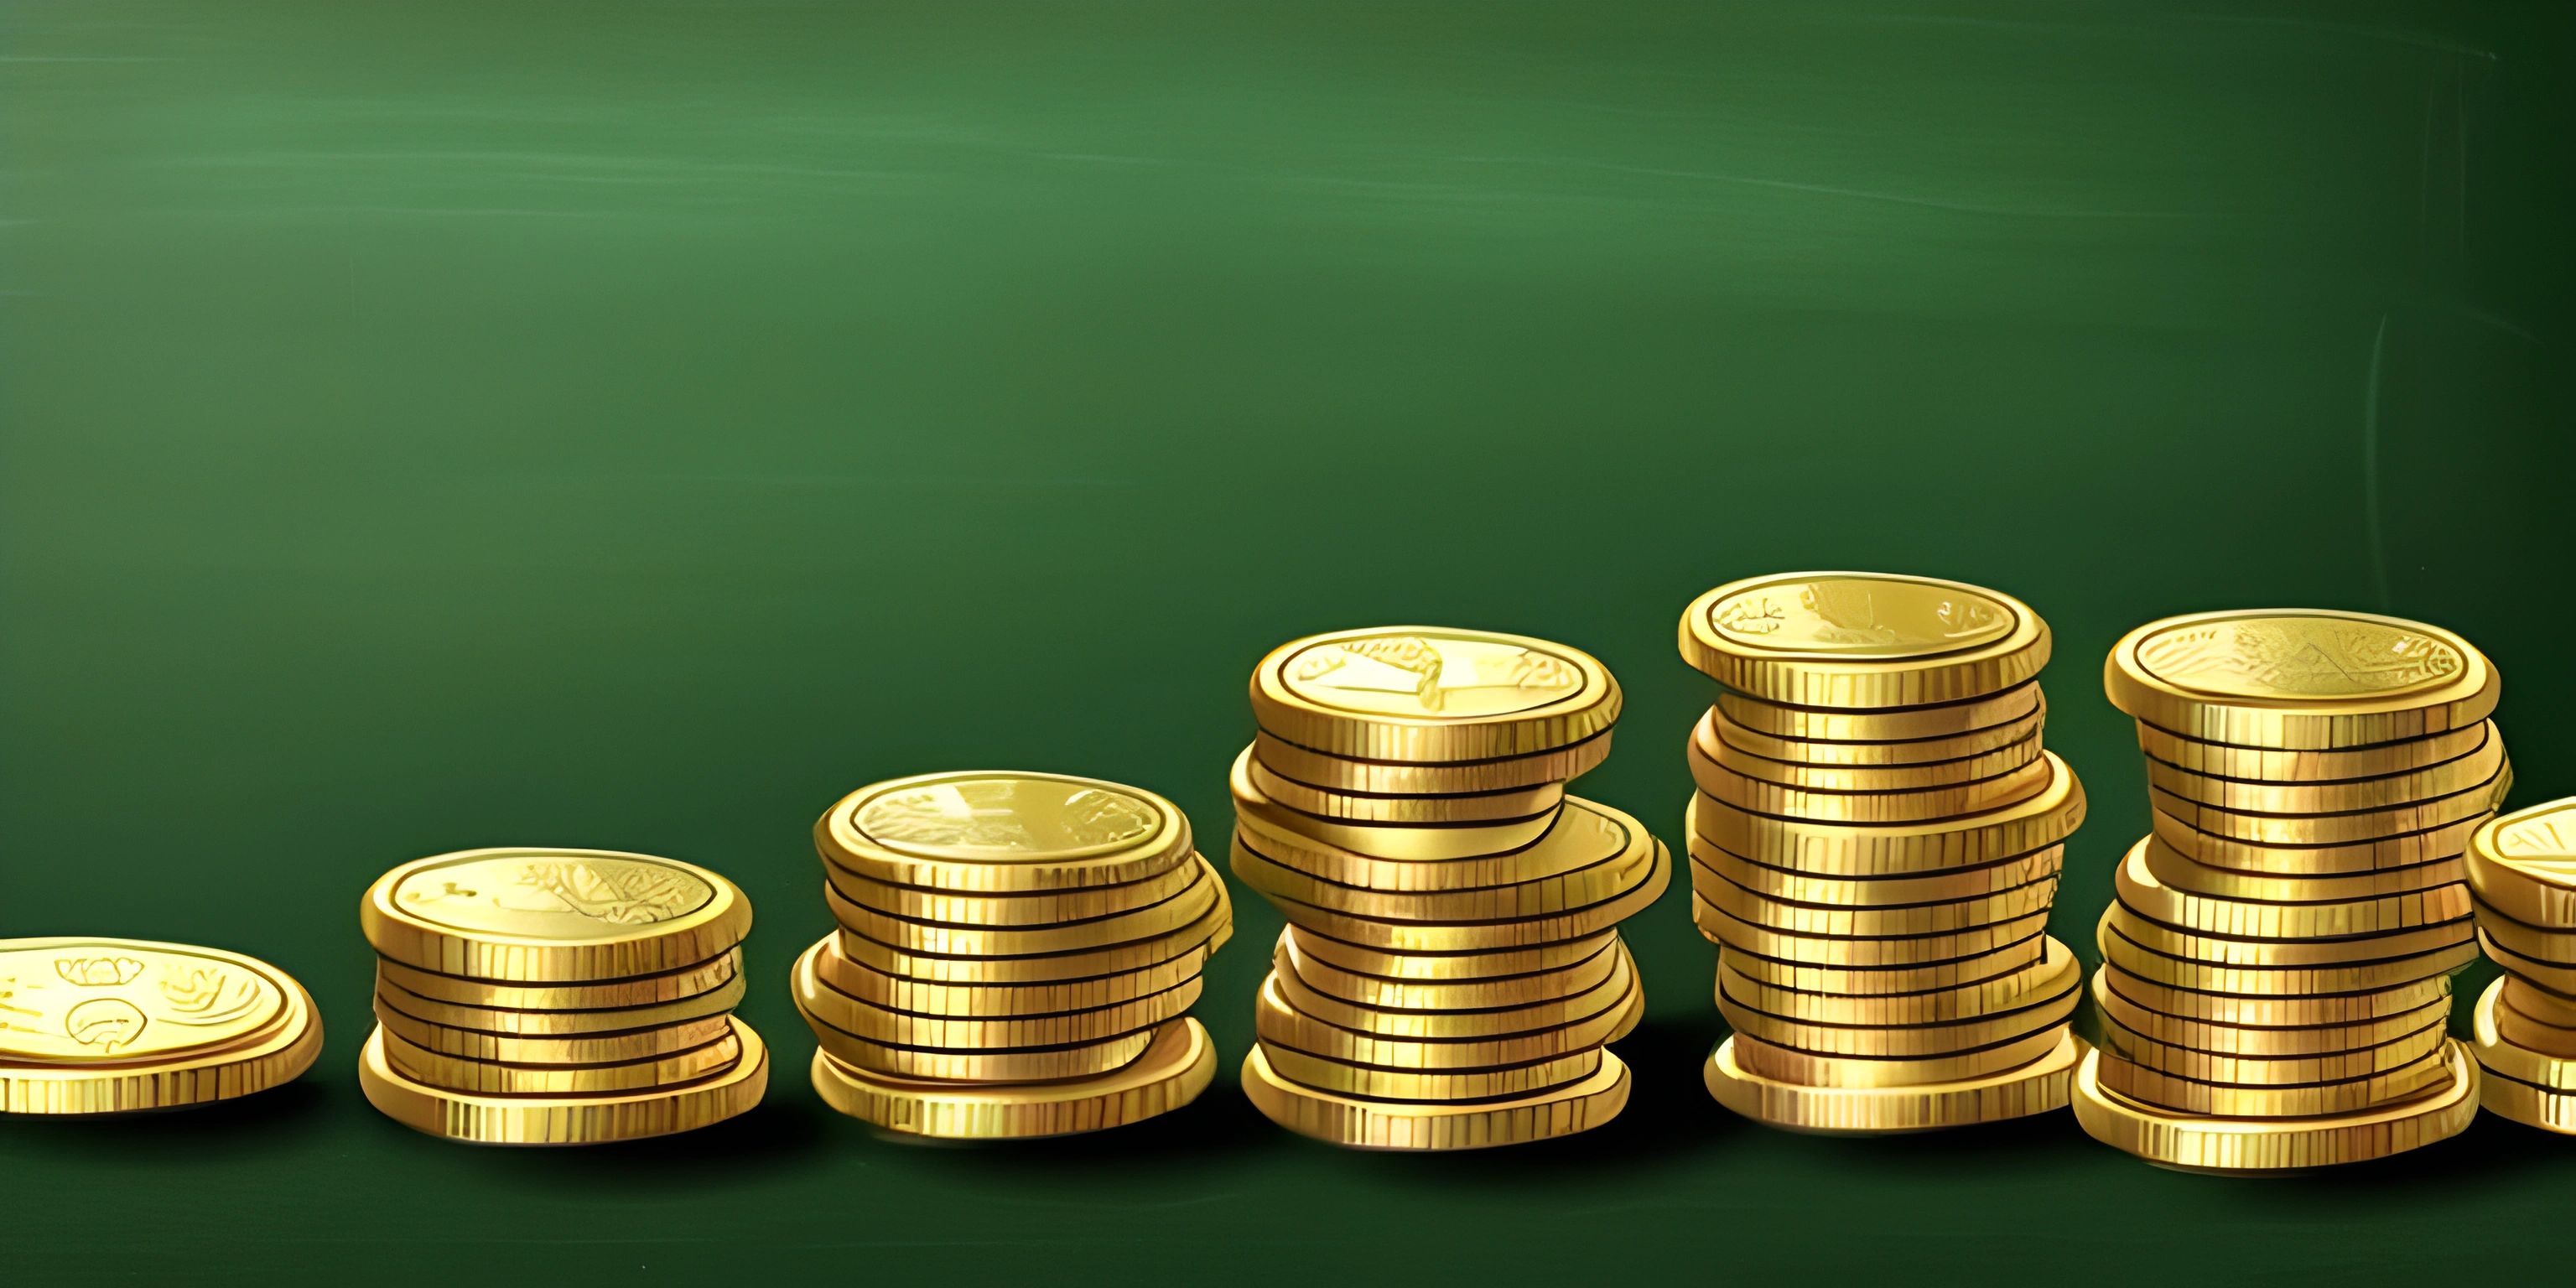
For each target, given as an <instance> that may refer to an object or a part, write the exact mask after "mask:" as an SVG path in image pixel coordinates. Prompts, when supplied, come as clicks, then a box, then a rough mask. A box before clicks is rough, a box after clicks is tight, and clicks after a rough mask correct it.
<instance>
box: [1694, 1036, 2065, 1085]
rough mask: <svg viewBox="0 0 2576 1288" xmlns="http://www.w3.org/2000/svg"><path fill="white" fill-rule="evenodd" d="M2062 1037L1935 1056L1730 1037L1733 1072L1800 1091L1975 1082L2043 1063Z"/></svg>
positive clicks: (2015, 1040)
mask: <svg viewBox="0 0 2576 1288" xmlns="http://www.w3.org/2000/svg"><path fill="white" fill-rule="evenodd" d="M2067 1036H2068V1030H2067V1028H2066V1026H2065V1025H2064V1024H2056V1025H2050V1026H2048V1027H2045V1028H2041V1029H2039V1030H2037V1031H2035V1032H2032V1033H2028V1034H2024V1035H2022V1036H2018V1037H2014V1038H2010V1039H2007V1040H2005V1041H2003V1042H1999V1043H1996V1044H1994V1045H1991V1046H1986V1047H1980V1048H1977V1049H1975V1050H1971V1051H1959V1052H1952V1053H1949V1054H1944V1055H1935V1056H1910V1057H1908V1056H1848V1055H1831V1054H1824V1053H1819V1052H1813V1051H1800V1050H1798V1049H1796V1048H1794V1047H1785V1046H1781V1045H1778V1044H1777V1043H1772V1042H1764V1041H1762V1040H1760V1039H1758V1038H1755V1037H1754V1036H1752V1035H1751V1034H1749V1033H1742V1032H1739V1033H1737V1034H1736V1035H1735V1039H1734V1041H1735V1064H1736V1067H1738V1068H1740V1069H1742V1070H1744V1071H1745V1072H1746V1073H1749V1074H1752V1075H1754V1076H1755V1077H1758V1078H1764V1079H1768V1080H1770V1081H1773V1082H1782V1083H1789V1084H1791V1085H1794V1086H1802V1087H1921V1086H1929V1085H1932V1084H1935V1083H1945V1082H1977V1081H1982V1080H1984V1079H1987V1078H1992V1077H1994V1076H1996V1075H1998V1074H2002V1073H2006V1072H2009V1071H2011V1070H2014V1069H2019V1068H2022V1067H2024V1066H2026V1065H2029V1064H2031V1063H2032V1062H2034V1061H2038V1060H2042V1059H2045V1058H2046V1057H2047V1056H2048V1055H2049V1053H2050V1052H2052V1051H2055V1050H2057V1049H2058V1046H2059V1044H2060V1043H2062V1042H2063V1041H2064V1040H2065V1038H2066V1037H2067Z"/></svg>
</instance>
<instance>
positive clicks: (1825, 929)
mask: <svg viewBox="0 0 2576 1288" xmlns="http://www.w3.org/2000/svg"><path fill="white" fill-rule="evenodd" d="M1691 893H1692V894H1693V895H1694V896H1695V897H1696V898H1698V899H1699V900H1700V901H1701V902H1703V903H1706V904H1709V905H1710V906H1712V907H1716V908H1719V909H1722V910H1724V911H1725V912H1726V913H1727V914H1728V915H1729V916H1732V917H1735V918H1737V919H1738V920H1741V921H1745V922H1748V923H1750V924H1753V925H1757V926H1762V927H1765V928H1768V929H1771V930H1777V931H1781V932H1783V933H1786V934H1793V935H1831V936H1836V937H1844V936H1854V937H1860V938H1903V937H1907V936H1912V935H1941V934H1956V933H1959V932H1961V931H1966V930H1974V929H1976V928H1978V927H1980V926H1991V925H1996V924H1999V923H2004V922H2014V921H2019V920H2021V919H2022V918H2024V917H2028V916H2030V915H2032V914H2034V913H2046V912H2047V911H2048V908H2049V902H2050V900H2051V899H2052V898H2053V897H2054V896H2055V895H2056V893H2057V878H2056V876H2055V875H2054V874H2052V875H2049V876H2046V877H2042V878H2040V879H2039V880H2037V881H2033V882H2030V883H2029V884H2026V885H2018V886H2013V887H2010V888H2008V889H2003V890H1996V891H1993V892H1990V893H1987V894H1980V895H1975V896H1972V897H1970V898H1966V899H1947V900H1943V901H1941V902H1938V903H1918V904H1903V905H1896V906H1878V907H1851V906H1848V905H1838V904H1820V903H1804V902H1796V901H1792V900H1787V899H1782V898H1779V897H1777V896H1774V895H1771V894H1767V893H1764V892H1762V891H1759V890H1749V889H1746V888H1745V887H1743V886H1740V885H1737V884H1736V883H1735V882H1733V881H1730V880H1728V879H1727V878H1726V877H1725V876H1724V875H1722V874H1720V873H1719V872H1717V871H1716V870H1715V869H1713V868H1709V867H1704V866H1702V865H1700V864H1697V863H1694V864H1692V865H1691Z"/></svg>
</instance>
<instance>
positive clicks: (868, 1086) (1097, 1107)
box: [795, 773, 1234, 1140]
mask: <svg viewBox="0 0 2576 1288" xmlns="http://www.w3.org/2000/svg"><path fill="white" fill-rule="evenodd" d="M814 841H815V846H816V848H817V849H818V850H819V851H820V852H821V854H822V857H823V871H824V874H825V876H826V878H827V880H826V881H825V883H824V887H823V895H824V898H825V899H827V900H829V901H830V903H831V906H832V916H833V918H834V919H835V920H837V921H839V922H840V929H839V930H838V931H837V932H835V933H833V934H831V935H827V936H825V937H824V938H823V939H822V941H821V942H819V943H816V944H815V945H814V946H813V947H812V948H810V949H807V950H806V952H805V955H804V956H803V957H801V958H799V959H798V960H797V962H796V978H795V994H796V1008H797V1010H799V1011H800V1012H802V1013H803V1014H804V1016H805V1021H806V1023H807V1024H809V1025H811V1026H813V1029H814V1036H815V1038H816V1040H817V1041H818V1042H819V1044H820V1046H821V1049H820V1050H818V1051H816V1052H815V1053H814V1065H813V1080H814V1089H815V1090H816V1091H817V1092H819V1093H821V1095H822V1097H823V1099H824V1100H825V1101H826V1102H827V1103H829V1104H830V1105H831V1106H832V1107H833V1108H835V1109H838V1110H840V1111H841V1112H842V1113H845V1114H848V1115H850V1116H851V1117H853V1118H857V1119H860V1120H862V1121H865V1122H868V1123H871V1124H873V1125H875V1126H877V1127H879V1128H882V1129H884V1130H886V1131H889V1132H895V1133H900V1134H905V1135H917V1136H935V1137H943V1138H949V1139H986V1140H990V1139H1005V1138H1013V1137H1033V1136H1060V1135H1066V1134H1070V1133H1074V1132H1087V1131H1098V1130H1100V1129H1102V1128H1106V1127H1116V1126H1119V1125H1121V1124H1124V1123H1131V1122H1137V1121H1140V1120H1143V1119H1146V1118H1151V1117H1153V1116H1155V1115H1157V1114H1162V1113H1167V1112H1169V1111H1171V1110H1174V1109H1178V1108H1180V1107H1181V1106H1183V1105H1186V1104H1188V1103H1190V1102H1191V1101H1192V1100H1195V1099H1197V1098H1198V1095H1199V1093H1200V1092H1202V1091H1204V1090H1206V1089H1207V1086H1208V1083H1209V1082H1210V1081H1211V1080H1213V1078H1214V1077H1215V1075H1216V1050H1215V1048H1214V1047H1213V1046H1211V1045H1210V1043H1209V1041H1208V1034H1207V1030H1206V1029H1204V1028H1202V1027H1200V1025H1199V1022H1198V1021H1197V1020H1194V1019H1191V1018H1190V1017H1189V1016H1188V1015H1187V1014H1185V1012H1187V1011H1188V1010H1189V1008H1190V1004H1191V1003H1193V1002H1195V1001H1197V1000H1198V996H1199V988H1200V980H1199V972H1200V969H1201V968H1202V967H1203V966H1205V965H1206V963H1207V959H1208V957H1209V956H1210V955H1211V954H1213V953H1215V952H1216V950H1217V949H1218V948H1219V947H1220V946H1222V945H1223V944H1224V943H1225V941H1226V938H1227V936H1229V935H1231V934H1232V933H1233V931H1234V909H1233V905H1232V904H1230V903H1229V902H1228V901H1227V899H1226V894H1225V882H1224V880H1223V879H1222V878H1220V877H1219V876H1218V875H1217V874H1216V869H1214V868H1213V867H1211V866H1209V864H1208V862H1207V860H1206V859H1204V858H1201V857H1200V856H1199V854H1198V852H1197V851H1196V850H1194V849H1193V848H1192V847H1191V837H1190V821H1189V819H1187V818H1185V817H1183V816H1182V814H1181V811H1180V810H1179V809H1178V808H1177V807H1175V806H1174V805H1173V804H1172V803H1171V802H1170V801H1167V800H1165V799H1163V798H1162V797H1160V796H1157V795H1155V794H1154V793H1152V792H1149V791H1145V790H1143V789H1141V788H1135V787H1124V786H1121V785H1119V784H1117V783H1108V782H1101V781H1099V780H1097V779H1090V778H1072V777H1067V776H1065V775H1062V774H1035V773H954V774H926V775H922V776H920V777H916V778H898V779H895V780H893V781H890V782H883V783H878V784H876V785H875V786H872V787H865V788H861V789H860V790H858V791H856V792H853V793H851V794H850V795H849V796H847V797H845V798H843V799H842V800H841V801H840V803H838V804H836V805H834V806H833V807H832V808H831V809H830V810H828V811H826V812H825V813H824V815H823V817H822V819H821V821H819V822H818V823H816V824H815V826H814Z"/></svg>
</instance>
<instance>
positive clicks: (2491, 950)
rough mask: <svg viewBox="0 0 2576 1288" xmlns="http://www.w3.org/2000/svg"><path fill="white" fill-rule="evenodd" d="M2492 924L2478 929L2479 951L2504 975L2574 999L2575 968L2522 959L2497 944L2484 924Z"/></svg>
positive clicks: (2568, 964) (2558, 963) (2535, 958)
mask: <svg viewBox="0 0 2576 1288" xmlns="http://www.w3.org/2000/svg"><path fill="white" fill-rule="evenodd" d="M2494 920H2496V919H2495V918H2488V919H2487V921H2486V922H2481V924H2480V925H2479V926H2478V947H2479V948H2480V949H2482V950H2484V951H2485V953H2486V955H2487V956H2488V958H2490V959H2491V960H2493V961H2494V962H2495V964H2496V965H2498V966H2501V967H2503V968H2504V969H2505V973H2507V974H2509V975H2514V976H2517V977H2519V978H2521V979H2523V980H2526V981H2529V982H2530V983H2532V984H2534V985H2537V986H2539V987H2541V988H2545V989H2547V990H2549V991H2550V992H2553V993H2563V994H2567V995H2569V996H2576V964H2570V963H2566V962H2552V961H2542V960H2541V959H2539V958H2537V957H2525V956H2523V955H2522V954H2520V953H2517V952H2515V951H2513V950H2512V949H2510V948H2507V947H2505V946H2504V945H2503V944H2501V943H2498V942H2496V938H2495V936H2494V934H2493V933H2492V932H2491V931H2490V930H2489V929H2488V925H2487V922H2491V921H2494Z"/></svg>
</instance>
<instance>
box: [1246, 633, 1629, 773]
mask: <svg viewBox="0 0 2576 1288" xmlns="http://www.w3.org/2000/svg"><path fill="white" fill-rule="evenodd" d="M1252 706H1253V714H1254V716H1255V718H1256V719H1258V721H1259V722H1260V724H1261V727H1262V728H1264V729H1266V730H1269V731H1270V732H1271V733H1273V734H1275V735H1277V736H1278V737H1281V738H1284V739H1286V740H1288V741H1289V742H1292V743H1296V744H1298V745H1300V746H1305V747H1311V748H1315V749H1317V750H1320V751H1326V752H1331V753H1333V754H1336V755H1345V756H1364V757H1370V758H1376V759H1387V760H1429V761H1455V760H1480V759H1485V758H1488V757H1493V756H1511V755H1526V754H1531V753H1534V752H1541V751H1548V750H1553V749H1555V748H1557V747H1562V746H1565V745H1568V744H1570V743H1574V742H1579V741H1581V740H1582V739H1584V738H1587V737H1590V736H1591V735H1593V734H1596V733H1598V732H1600V731H1601V730H1603V729H1606V728H1608V727H1609V726H1610V724H1611V722H1612V721H1614V720H1615V719H1617V717H1618V713H1619V686H1618V685H1617V684H1616V683H1615V682H1614V681H1612V680H1611V678H1610V673H1609V671H1608V670H1607V669H1605V668H1604V667H1603V666H1602V665H1601V663H1600V662H1599V661H1597V660H1595V659H1594V658H1592V657H1591V656H1590V655H1588V654H1586V653H1583V652H1581V651H1579V650H1577V649H1572V648H1568V647H1566V646H1565V645H1562V644H1551V643H1549V642H1547V641H1545V640H1537V639H1529V638H1526V637H1523V636H1518V635H1502V634H1495V633H1491V632H1486V631H1467V630H1454V629H1447V628H1441V627H1432V626H1394V627H1381V628H1376V629H1369V630H1356V631H1339V632H1335V633H1333V634H1330V635H1317V636H1312V637H1309V638H1307V639H1302V640H1295V641H1292V642H1290V643H1288V644H1285V645H1282V646H1280V647H1279V648H1277V649H1275V650H1273V651H1272V652H1271V654H1270V656H1268V657H1266V658H1263V659H1262V661H1261V666H1260V668H1259V669H1258V670H1257V671H1256V672H1254V674H1253V679H1252Z"/></svg>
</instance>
